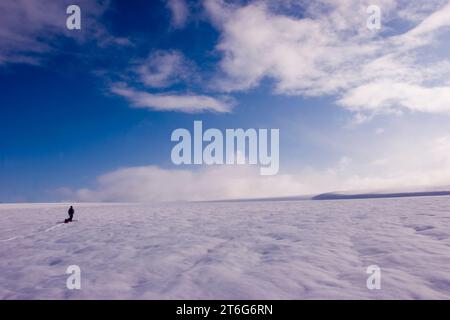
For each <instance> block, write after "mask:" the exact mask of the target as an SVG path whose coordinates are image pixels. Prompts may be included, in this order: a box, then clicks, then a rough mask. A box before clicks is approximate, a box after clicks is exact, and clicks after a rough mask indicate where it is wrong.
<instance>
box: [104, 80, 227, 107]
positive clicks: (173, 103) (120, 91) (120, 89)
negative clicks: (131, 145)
mask: <svg viewBox="0 0 450 320" xmlns="http://www.w3.org/2000/svg"><path fill="white" fill-rule="evenodd" d="M111 92H113V93H115V94H117V95H119V96H122V97H124V98H126V99H127V100H128V101H129V102H130V103H131V105H132V106H133V107H135V108H146V109H151V110H157V111H178V112H186V113H198V112H203V111H212V112H230V111H231V108H232V105H233V102H232V100H231V99H230V98H226V97H225V98H222V99H218V98H213V97H210V96H205V95H193V94H176V93H172V94H171V93H158V94H153V93H148V92H145V91H140V90H136V89H133V88H129V87H127V86H126V85H125V84H120V83H119V84H114V85H113V86H112V87H111Z"/></svg>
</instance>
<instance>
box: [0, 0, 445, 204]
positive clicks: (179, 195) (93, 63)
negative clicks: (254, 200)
mask: <svg viewBox="0 0 450 320" xmlns="http://www.w3.org/2000/svg"><path fill="white" fill-rule="evenodd" d="M373 3H377V4H378V5H379V6H380V8H381V12H382V28H381V29H380V30H378V31H373V30H368V29H367V27H366V19H367V17H368V14H367V12H366V8H367V6H368V4H369V3H368V2H367V1H356V0H355V1H353V0H351V1H338V0H336V1H325V0H324V1H317V2H314V3H305V2H304V1H285V2H282V4H274V3H273V2H264V1H245V2H239V1H232V2H223V1H218V0H217V1H216V0H207V1H198V2H197V1H188V2H185V1H182V0H172V1H162V0H161V1H152V2H149V1H133V2H132V3H127V2H123V1H109V2H106V1H103V2H95V1H79V2H78V3H77V4H78V5H79V6H80V8H81V13H82V20H81V21H82V29H81V30H67V28H66V27H65V22H66V18H67V14H66V13H65V10H66V7H67V5H68V4H72V3H71V2H70V3H69V2H67V3H64V1H62V2H54V1H29V2H23V3H21V2H16V1H5V2H3V1H2V4H1V5H0V9H1V10H0V11H1V12H2V13H0V21H2V22H0V30H2V33H0V88H1V94H0V137H1V139H0V181H1V183H0V201H2V202H16V201H62V200H71V201H72V200H73V201H153V200H208V199H218V198H236V197H259V196H283V195H295V194H309V193H317V192H326V191H333V190H368V189H370V190H375V189H384V190H385V189H407V188H412V187H433V186H441V185H450V183H449V182H450V180H449V179H450V132H449V123H450V117H449V111H450V102H449V101H450V90H449V89H450V83H449V81H448V79H449V78H448V76H449V75H450V61H449V60H448V58H449V57H448V56H449V55H448V52H449V51H448V49H449V48H448V46H449V45H448V43H450V42H449V41H448V40H450V33H449V26H450V22H449V21H450V19H447V18H448V17H449V15H450V6H449V5H448V1H439V0H436V1H430V2H429V3H427V4H421V3H420V2H418V1H417V2H416V1H407V2H406V1H405V2H404V1H393V0H392V1H391V0H383V1H375V2H373V1H372V2H370V4H373ZM194 120H202V121H203V123H204V126H205V127H210V128H219V129H225V128H245V129H246V128H278V129H280V172H279V174H278V175H277V176H273V177H261V176H259V175H258V173H257V172H258V171H257V170H256V168H253V167H251V166H231V167H229V166H228V167H217V166H214V167H208V166H183V167H177V166H174V165H173V164H172V162H171V159H170V152H171V149H172V147H173V145H174V144H173V143H172V142H170V134H171V132H172V131H173V130H175V129H177V128H187V129H190V130H191V129H192V126H193V121H194Z"/></svg>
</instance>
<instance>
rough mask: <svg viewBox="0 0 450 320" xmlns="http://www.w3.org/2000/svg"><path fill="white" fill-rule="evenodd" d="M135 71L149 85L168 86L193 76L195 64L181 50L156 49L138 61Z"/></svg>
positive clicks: (156, 86)
mask: <svg viewBox="0 0 450 320" xmlns="http://www.w3.org/2000/svg"><path fill="white" fill-rule="evenodd" d="M136 64H137V65H138V66H137V67H136V68H135V72H136V73H137V74H138V76H139V77H140V81H141V82H142V83H143V84H145V85H146V86H148V87H152V88H166V87H169V86H171V85H173V84H176V83H179V82H181V81H187V80H188V79H189V78H191V77H192V73H193V64H192V63H191V62H190V61H188V60H187V59H186V58H185V57H184V55H183V54H182V53H181V52H179V51H175V50H172V51H162V50H159V51H156V52H153V53H152V54H150V56H149V57H148V58H147V59H145V60H143V61H136Z"/></svg>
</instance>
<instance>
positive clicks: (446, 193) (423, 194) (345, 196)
mask: <svg viewBox="0 0 450 320" xmlns="http://www.w3.org/2000/svg"><path fill="white" fill-rule="evenodd" d="M438 196H450V191H418V192H395V193H355V194H342V193H335V192H328V193H322V194H318V195H315V196H289V197H270V198H244V199H223V200H208V201H198V202H253V201H260V202H261V201H304V200H314V201H321V200H352V199H388V198H413V197H438ZM194 202H196V201H194Z"/></svg>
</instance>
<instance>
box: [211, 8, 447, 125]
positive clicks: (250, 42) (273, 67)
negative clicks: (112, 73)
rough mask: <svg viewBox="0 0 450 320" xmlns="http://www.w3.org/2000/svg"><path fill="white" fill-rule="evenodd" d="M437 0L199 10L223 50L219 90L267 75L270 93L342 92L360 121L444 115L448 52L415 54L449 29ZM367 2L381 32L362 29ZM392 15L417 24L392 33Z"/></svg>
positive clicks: (251, 84) (342, 102)
mask: <svg viewBox="0 0 450 320" xmlns="http://www.w3.org/2000/svg"><path fill="white" fill-rule="evenodd" d="M442 3H443V2H442V1H440V0H436V1H430V2H429V3H427V5H426V6H414V5H411V4H410V2H400V1H393V0H384V1H359V0H346V1H343V0H342V1H328V0H322V1H318V2H311V3H310V2H301V5H302V7H303V8H304V16H302V17H300V16H295V15H292V12H291V14H290V15H287V14H285V13H284V12H283V10H281V9H279V8H278V9H279V10H276V9H277V8H275V9H274V7H276V6H275V5H274V4H273V3H270V4H269V3H268V2H261V1H257V2H250V3H249V4H247V5H242V6H238V5H229V4H225V3H224V2H222V1H219V0H207V1H205V8H206V11H207V12H208V14H209V16H210V17H211V20H212V21H213V23H214V24H215V25H216V27H217V28H218V30H219V31H220V32H221V37H220V42H219V43H218V44H217V47H216V49H217V50H218V51H219V52H221V53H222V55H223V58H222V60H221V62H220V67H221V70H222V73H221V74H220V75H219V76H218V77H217V79H216V85H217V86H218V87H219V88H221V89H222V90H226V91H235V90H247V89H250V88H252V87H255V86H258V85H259V83H260V82H261V81H262V80H263V79H265V78H269V79H272V80H273V82H274V85H275V90H274V91H275V93H277V94H283V95H303V96H305V95H306V96H318V95H319V96H322V95H335V96H338V97H341V99H340V100H339V102H340V105H342V106H344V107H346V108H349V109H352V110H357V111H358V112H360V115H359V116H360V117H365V118H366V119H367V118H370V115H364V114H363V113H365V112H373V111H374V110H376V111H377V112H378V113H379V112H392V109H400V110H404V109H410V110H413V111H421V112H433V113H434V112H448V110H450V106H449V105H446V104H445V100H446V99H447V98H448V88H447V87H448V83H447V81H448V76H449V75H450V62H449V60H448V56H446V57H442V56H439V55H435V56H433V55H428V56H427V57H425V56H424V55H423V52H422V53H420V51H419V50H423V49H424V48H426V46H428V45H430V44H431V43H432V42H433V41H438V38H437V37H436V35H437V34H438V33H440V32H441V31H445V30H447V31H448V29H446V27H447V26H448V25H449V24H450V23H449V21H450V20H449V19H448V16H449V14H450V5H446V6H443V5H442ZM369 4H377V5H379V6H380V7H381V10H382V19H383V20H382V30H381V32H382V33H376V32H374V31H371V30H368V29H367V28H366V19H367V17H368V15H367V13H366V8H367V6H368V5H369ZM424 7H426V9H423V8H424ZM291 11H292V10H291ZM424 11H425V12H424ZM399 12H401V14H402V15H401V16H399V14H398V13H399ZM419 14H420V15H422V17H424V16H425V14H426V17H425V18H422V21H421V22H420V21H417V20H416V19H417V17H418V16H419ZM407 16H409V19H406V18H405V17H407ZM399 19H400V20H401V19H403V20H404V21H405V20H406V21H407V22H409V23H411V21H414V23H415V24H416V25H415V26H414V27H413V28H411V29H410V30H409V31H406V32H403V33H401V32H400V33H399V32H397V33H395V29H393V28H392V25H391V22H392V21H394V22H392V23H393V24H395V23H397V24H398V20H399ZM388 32H389V33H390V34H393V35H389V36H388V35H387V34H388ZM447 39H448V37H447ZM434 45H435V46H437V47H439V45H443V43H442V41H441V42H440V43H435V44H434ZM425 58H426V59H427V60H426V59H425ZM392 84H394V89H395V91H396V92H395V93H391V94H390V93H386V92H381V97H377V95H376V94H375V90H376V89H388V88H389V87H390V85H392ZM396 93H397V94H398V96H396ZM365 94H367V95H365ZM428 98H431V99H428ZM414 99H416V101H414ZM447 100H448V99H447ZM359 102H361V103H359ZM363 103H369V105H370V106H366V105H364V106H363V105H362V104H363Z"/></svg>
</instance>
